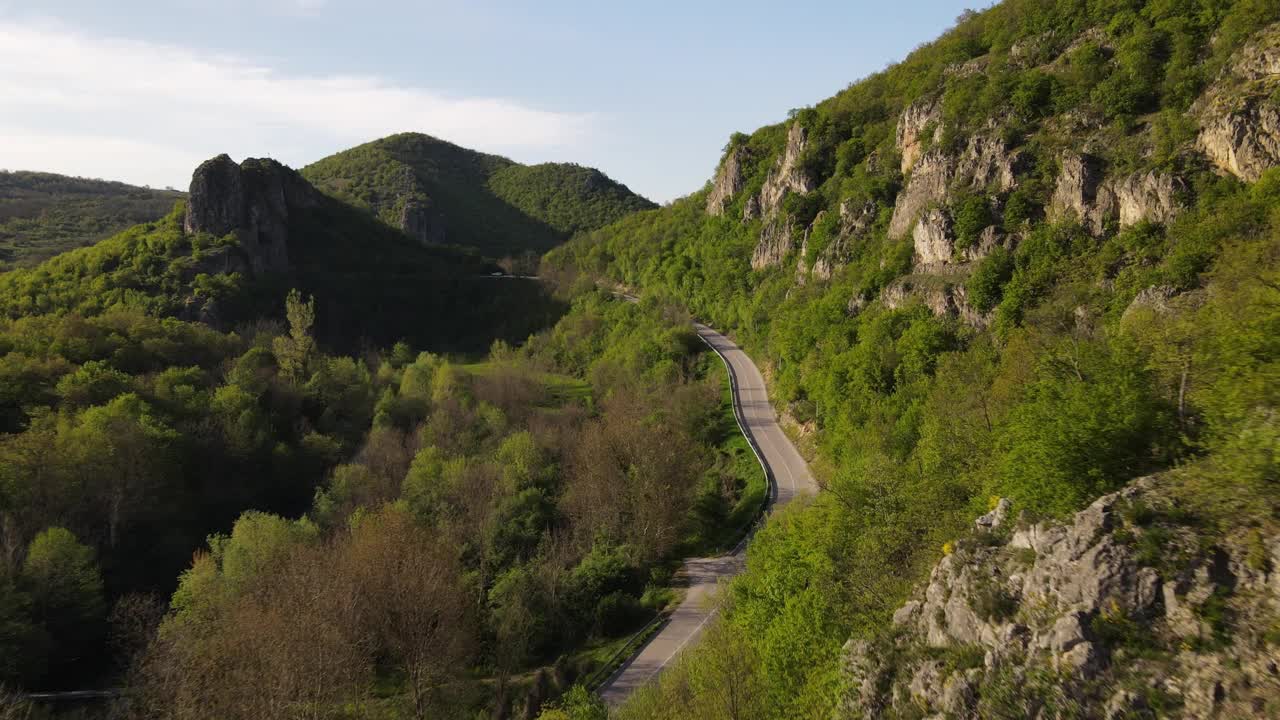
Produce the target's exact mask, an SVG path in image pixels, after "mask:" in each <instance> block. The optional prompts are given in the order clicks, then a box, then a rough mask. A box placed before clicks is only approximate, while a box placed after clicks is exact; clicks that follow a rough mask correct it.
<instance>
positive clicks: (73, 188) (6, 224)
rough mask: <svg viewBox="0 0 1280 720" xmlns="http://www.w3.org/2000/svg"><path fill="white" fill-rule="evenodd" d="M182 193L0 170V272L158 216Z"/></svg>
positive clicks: (162, 214)
mask: <svg viewBox="0 0 1280 720" xmlns="http://www.w3.org/2000/svg"><path fill="white" fill-rule="evenodd" d="M181 197H182V193H179V192H176V191H171V190H152V189H150V188H140V187H134V186H132V185H125V184H124V183H118V182H107V181H104V180H90V179H87V178H76V177H67V176H65V175H54V174H53V173H40V172H7V171H6V172H0V270H8V269H10V268H13V267H25V266H30V265H34V264H36V263H38V262H40V261H41V260H44V259H46V258H49V257H52V256H54V255H57V254H58V253H60V252H65V251H67V250H71V249H73V248H77V247H82V246H84V245H91V244H93V243H95V242H97V241H99V240H102V239H104V238H107V237H110V236H111V235H114V234H116V233H118V232H120V231H121V230H124V229H126V228H128V227H130V226H132V225H137V224H139V223H144V222H150V221H152V220H156V219H158V218H161V217H164V216H165V215H166V214H168V212H169V211H170V210H172V209H173V204H174V202H176V201H177V200H178V199H180V198H181Z"/></svg>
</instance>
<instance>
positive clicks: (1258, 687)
mask: <svg viewBox="0 0 1280 720" xmlns="http://www.w3.org/2000/svg"><path fill="white" fill-rule="evenodd" d="M1164 481H1165V479H1164V478H1163V477H1161V476H1153V477H1147V478H1142V479H1139V480H1137V481H1134V482H1133V483H1130V485H1129V486H1127V487H1126V488H1125V489H1123V490H1121V491H1120V492H1117V493H1113V494H1110V495H1106V496H1103V497H1101V498H1099V499H1098V500H1097V501H1095V502H1094V503H1093V504H1092V505H1090V506H1089V507H1088V508H1086V509H1084V510H1082V511H1080V512H1079V513H1077V514H1076V515H1075V516H1074V518H1072V519H1071V520H1069V521H1067V522H1065V523H1055V522H1041V523H1034V524H1033V523H1030V522H1027V521H1026V520H1025V519H1024V518H1022V517H1015V511H1016V508H1014V507H1013V506H1012V505H1011V504H1010V503H1009V502H1008V501H1007V500H1005V501H1001V502H1000V503H999V504H998V505H997V506H996V507H995V509H994V510H993V511H992V512H991V513H989V514H987V515H985V516H983V517H981V518H979V519H978V520H977V522H976V523H975V529H974V534H973V535H972V536H971V537H969V538H966V539H963V540H961V541H960V542H958V543H956V544H955V549H954V551H953V552H951V553H950V554H948V555H946V556H945V557H943V558H942V560H940V561H939V562H938V564H937V565H936V566H935V567H934V569H933V572H932V574H931V575H930V578H929V581H928V584H927V586H925V587H923V588H921V590H919V591H918V592H917V593H916V594H915V595H914V596H913V597H912V599H911V600H910V601H908V602H907V603H905V604H904V605H902V606H901V607H900V608H899V609H898V610H897V611H896V612H895V613H894V615H893V624H894V626H895V630H894V631H893V632H891V633H886V634H885V635H883V636H881V637H879V638H878V639H874V640H867V639H863V638H860V639H855V640H851V641H850V642H849V643H847V644H846V646H845V650H844V662H843V666H842V669H843V673H844V678H845V683H844V687H845V691H844V698H843V702H842V708H841V709H842V712H841V716H842V717H880V716H882V715H883V714H886V713H889V712H894V713H895V714H902V711H910V712H914V713H916V714H917V716H921V717H925V716H930V715H937V716H939V717H940V716H943V715H945V716H946V717H956V718H981V717H990V716H992V714H993V713H996V714H999V715H1000V716H1017V717H1055V716H1056V715H1055V714H1054V713H1053V712H1052V711H1051V708H1052V707H1053V706H1054V704H1055V703H1059V702H1063V701H1067V702H1070V703H1071V704H1072V705H1073V706H1080V707H1095V708H1098V709H1099V710H1100V711H1102V714H1099V715H1097V717H1117V718H1118V717H1127V716H1128V715H1125V713H1126V712H1132V711H1139V710H1144V709H1147V710H1149V709H1150V708H1152V707H1155V705H1154V704H1153V703H1157V702H1158V703H1160V704H1161V705H1162V706H1163V707H1165V708H1176V712H1175V713H1174V716H1177V717H1186V718H1211V717H1257V716H1259V715H1258V714H1257V713H1258V710H1259V708H1261V707H1266V704H1265V703H1266V702H1268V701H1267V700H1266V699H1267V698H1273V697H1274V695H1275V693H1276V692H1277V691H1280V650H1277V648H1276V647H1275V645H1274V644H1272V643H1271V642H1269V641H1264V640H1262V639H1261V638H1260V633H1262V632H1263V631H1262V630H1257V628H1264V627H1269V625H1268V623H1269V622H1271V621H1272V620H1271V619H1272V618H1274V616H1275V608H1276V606H1277V604H1280V538H1276V537H1270V538H1264V537H1262V536H1260V535H1257V534H1254V535H1252V536H1250V537H1252V539H1245V538H1244V537H1242V536H1240V535H1237V536H1228V537H1227V538H1225V539H1223V540H1221V541H1219V542H1218V543H1217V544H1213V545H1206V544H1205V543H1204V538H1203V537H1201V536H1199V535H1197V530H1196V528H1195V526H1194V524H1190V525H1189V524H1185V523H1186V521H1185V520H1180V519H1179V518H1182V517H1184V516H1183V515H1180V514H1179V513H1180V510H1179V508H1178V505H1177V502H1178V501H1177V500H1176V499H1174V498H1173V497H1172V496H1170V495H1168V494H1167V493H1166V492H1165V491H1164V489H1163V483H1164ZM1224 616H1226V617H1231V618H1234V619H1235V625H1234V626H1235V627H1237V628H1241V629H1242V630H1241V633H1242V634H1241V635H1240V636H1238V637H1232V636H1227V635H1224V634H1223V632H1222V629H1221V627H1220V623H1221V622H1222V620H1221V618H1222V617H1224ZM1246 628H1252V629H1249V630H1244V629H1246ZM944 658H945V659H946V660H944ZM1011 691H1013V692H1011ZM1010 702H1014V703H1016V707H1013V706H1010V705H1008V703H1010ZM1259 703H1262V704H1259ZM1059 707H1061V705H1059ZM997 708H998V709H999V712H997ZM1046 713H1047V714H1046ZM1088 716H1089V717H1093V715H1088ZM1140 716H1148V715H1140ZM1162 716H1163V715H1162Z"/></svg>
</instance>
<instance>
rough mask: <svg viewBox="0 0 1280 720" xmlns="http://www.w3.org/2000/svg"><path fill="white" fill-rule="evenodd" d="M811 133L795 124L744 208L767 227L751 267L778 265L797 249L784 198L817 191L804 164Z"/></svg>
mask: <svg viewBox="0 0 1280 720" xmlns="http://www.w3.org/2000/svg"><path fill="white" fill-rule="evenodd" d="M807 140H808V133H807V132H806V131H805V129H804V126H802V125H801V124H800V123H799V122H794V123H792V124H791V129H790V130H788V131H787V145H786V148H785V149H784V150H783V153H782V156H781V157H779V158H778V160H777V163H776V164H775V165H774V167H773V168H772V169H770V170H769V174H768V176H767V177H766V178H765V181H764V186H763V187H761V188H760V194H759V195H758V196H757V197H755V198H752V199H751V200H752V201H755V202H752V201H748V203H747V206H746V207H745V208H744V209H743V216H744V219H750V218H754V217H761V218H763V219H764V221H765V224H764V228H763V229H762V230H761V231H760V240H759V242H758V243H757V244H756V249H755V251H754V252H753V253H752V256H751V267H752V268H753V269H755V270H763V269H764V268H767V267H771V266H774V265H778V264H780V263H781V262H782V259H783V258H785V257H786V256H787V254H788V253H790V252H791V251H792V250H793V249H795V243H794V242H793V241H792V235H793V234H794V233H793V232H792V223H791V221H790V220H789V219H785V218H783V217H782V216H781V211H782V201H783V199H785V198H786V196H787V193H792V192H795V193H808V192H812V191H813V190H814V187H815V186H814V182H813V179H812V178H810V177H809V175H808V174H807V173H806V172H805V170H804V168H803V167H802V166H801V163H800V161H801V156H802V154H803V153H804V149H805V147H806V143H807Z"/></svg>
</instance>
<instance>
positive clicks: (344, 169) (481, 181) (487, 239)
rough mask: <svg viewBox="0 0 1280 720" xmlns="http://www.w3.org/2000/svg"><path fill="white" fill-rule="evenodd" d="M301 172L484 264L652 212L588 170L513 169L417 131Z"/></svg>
mask: <svg viewBox="0 0 1280 720" xmlns="http://www.w3.org/2000/svg"><path fill="white" fill-rule="evenodd" d="M302 174H303V176H304V177H306V178H307V179H308V180H310V181H311V182H312V183H313V184H315V186H316V187H318V188H320V189H321V190H323V191H324V192H326V193H328V194H330V195H332V196H334V197H336V198H339V199H342V200H345V201H346V202H348V203H351V204H352V205H355V206H357V207H361V208H365V209H367V210H369V211H371V212H372V213H374V214H375V215H376V216H377V217H378V218H379V219H381V220H382V221H383V222H385V223H386V224H388V225H391V226H392V227H396V228H400V229H402V230H404V231H405V232H406V233H408V234H409V235H410V236H411V237H414V238H416V239H417V240H419V241H420V242H422V243H427V244H436V245H446V244H447V245H454V246H460V247H469V248H475V249H477V250H479V251H481V252H482V253H484V254H485V255H488V256H491V257H497V256H502V255H519V254H522V253H525V252H530V251H532V252H536V253H542V252H545V251H546V250H549V249H551V248H553V247H555V246H556V245H558V244H560V243H562V242H564V241H565V240H566V239H568V237H569V236H570V235H571V234H572V233H574V232H578V231H581V230H589V229H595V228H598V227H602V226H604V225H607V224H608V223H610V222H613V221H615V220H618V219H619V218H621V217H623V216H624V215H626V214H628V213H631V212H634V211H636V210H644V209H648V208H652V207H654V205H653V203H651V202H649V201H648V200H645V199H644V198H642V197H640V196H638V195H636V194H634V193H632V192H631V191H630V190H628V189H627V188H626V186H624V185H620V184H618V183H616V182H614V181H612V180H610V179H609V178H608V177H607V176H605V175H604V174H603V173H600V172H599V171H597V170H592V169H590V168H583V167H580V166H577V165H568V164H545V165H535V166H525V165H520V164H518V163H515V162H512V161H511V160H508V159H506V158H503V157H499V156H496V155H488V154H485V153H479V152H475V151H473V150H468V149H466V148H462V147H459V146H457V145H454V144H452V143H449V142H445V141H443V140H437V139H436V138H433V137H429V136H427V135H421V134H417V133H403V134H399V135H392V136H390V137H387V138H383V139H381V140H375V141H374V142H371V143H366V144H364V145H360V146H358V147H355V148H352V149H350V150H346V151H343V152H340V153H337V154H336V155H332V156H330V157H327V158H325V159H323V160H320V161H318V162H315V163H313V164H311V165H308V166H307V167H305V168H303V169H302Z"/></svg>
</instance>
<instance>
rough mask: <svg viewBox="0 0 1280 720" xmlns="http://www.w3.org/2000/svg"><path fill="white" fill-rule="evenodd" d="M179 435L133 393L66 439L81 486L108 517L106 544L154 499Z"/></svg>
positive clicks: (97, 411) (82, 419)
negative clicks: (94, 498)
mask: <svg viewBox="0 0 1280 720" xmlns="http://www.w3.org/2000/svg"><path fill="white" fill-rule="evenodd" d="M178 438H179V436H178V434H177V433H176V432H175V431H174V430H173V429H171V428H170V427H168V426H167V425H165V424H164V423H163V422H161V421H160V420H159V419H158V418H156V417H155V416H154V415H153V414H152V412H151V407H150V406H149V405H147V403H146V402H144V401H143V400H142V398H140V397H138V396H137V395H135V394H133V393H129V394H127V395H121V396H119V397H117V398H116V399H114V400H112V401H111V402H109V403H107V404H106V405H102V406H98V407H91V408H89V409H88V410H85V411H84V412H83V413H81V414H80V416H79V417H78V418H76V422H75V425H74V426H73V427H72V428H71V430H70V431H69V432H68V433H67V434H66V442H67V445H66V451H67V452H68V454H69V455H70V456H71V457H73V458H74V459H75V463H76V472H77V473H78V474H80V475H81V477H82V478H83V480H82V485H83V486H84V487H85V489H86V490H88V491H89V492H90V493H91V494H93V495H94V496H95V497H96V498H97V499H98V500H99V501H100V502H101V507H102V509H103V515H104V516H105V518H106V525H107V527H106V545H107V547H108V548H110V549H114V548H115V547H116V545H117V543H118V542H119V540H120V534H121V532H122V530H123V529H124V528H125V526H126V525H127V524H128V523H129V522H130V521H131V520H132V519H133V517H134V516H135V515H136V514H137V513H138V512H140V511H141V510H142V508H143V507H144V506H145V505H146V503H147V501H149V500H151V499H152V498H151V496H150V494H149V493H150V490H151V489H152V488H153V487H155V486H156V485H157V484H158V483H159V482H160V480H161V479H162V478H163V477H164V475H165V473H166V472H167V471H168V470H169V468H170V463H169V451H170V447H171V446H172V444H173V443H175V442H176V441H177V440H178Z"/></svg>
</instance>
